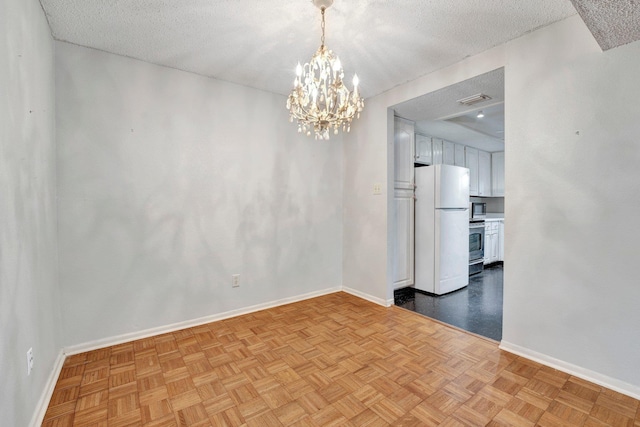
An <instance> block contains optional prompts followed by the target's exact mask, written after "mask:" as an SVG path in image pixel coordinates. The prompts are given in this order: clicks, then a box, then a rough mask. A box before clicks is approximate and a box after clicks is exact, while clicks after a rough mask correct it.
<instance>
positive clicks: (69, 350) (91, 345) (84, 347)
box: [63, 286, 342, 356]
mask: <svg viewBox="0 0 640 427" xmlns="http://www.w3.org/2000/svg"><path fill="white" fill-rule="evenodd" d="M341 290H342V287H341V286H336V287H333V288H327V289H323V290H320V291H314V292H309V293H306V294H302V295H296V296H293V297H288V298H283V299H279V300H276V301H270V302H266V303H262V304H256V305H252V306H250V307H243V308H239V309H237V310H230V311H226V312H224V313H218V314H213V315H210V316H204V317H200V318H197V319H191V320H185V321H183V322H178V323H173V324H170V325H164V326H158V327H156V328H150V329H145V330H142V331H137V332H130V333H126V334H122V335H117V336H114V337H109V338H102V339H98V340H94V341H89V342H86V343H83V344H77V345H72V346H69V347H65V348H64V349H63V352H64V354H65V355H66V356H70V355H73V354H79V353H84V352H86V351H91V350H97V349H99V348H104V347H110V346H112V345H117V344H122V343H126V342H129V341H135V340H139V339H143V338H148V337H152V336H155V335H160V334H166V333H168V332H174V331H178V330H180V329H185V328H192V327H194V326H200V325H204V324H206V323H211V322H216V321H218V320H224V319H228V318H230V317H236V316H241V315H243V314H249V313H254V312H256V311H260V310H265V309H268V308H273V307H277V306H280V305H285V304H291V303H294V302H298V301H304V300H307V299H310V298H315V297H319V296H322V295H327V294H332V293H335V292H339V291H341Z"/></svg>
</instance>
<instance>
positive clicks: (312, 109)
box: [287, 0, 364, 139]
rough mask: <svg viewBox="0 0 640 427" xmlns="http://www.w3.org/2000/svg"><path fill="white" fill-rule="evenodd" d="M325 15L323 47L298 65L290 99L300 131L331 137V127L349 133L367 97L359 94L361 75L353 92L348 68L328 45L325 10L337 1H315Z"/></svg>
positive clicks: (290, 109) (356, 78)
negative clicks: (346, 81)
mask: <svg viewBox="0 0 640 427" xmlns="http://www.w3.org/2000/svg"><path fill="white" fill-rule="evenodd" d="M313 4H315V5H316V6H317V7H318V8H319V9H320V12H321V14H322V38H321V39H320V42H321V43H320V47H319V48H318V50H317V51H316V53H315V54H314V55H313V56H312V57H311V61H309V62H308V63H306V64H304V66H302V65H300V63H299V62H298V66H297V67H296V78H295V81H294V82H293V90H292V91H291V94H290V95H289V98H287V109H288V110H289V112H290V121H292V122H293V119H294V118H295V119H297V120H298V132H304V133H306V134H307V135H311V129H313V130H314V132H315V136H316V139H329V130H330V129H331V128H333V132H334V133H335V134H337V133H338V129H339V128H342V130H343V131H346V132H349V131H350V130H351V121H352V120H353V118H354V117H356V116H357V117H360V111H362V109H363V108H364V99H362V97H361V96H360V95H359V93H358V75H357V74H354V76H353V91H349V89H347V87H346V86H345V85H344V83H343V82H342V78H343V77H344V70H343V69H342V65H341V64H340V59H339V58H338V57H337V56H336V55H335V54H334V53H333V52H332V51H331V50H329V49H327V47H326V46H325V45H324V12H325V10H326V9H327V8H328V7H329V6H331V5H332V4H333V0H313Z"/></svg>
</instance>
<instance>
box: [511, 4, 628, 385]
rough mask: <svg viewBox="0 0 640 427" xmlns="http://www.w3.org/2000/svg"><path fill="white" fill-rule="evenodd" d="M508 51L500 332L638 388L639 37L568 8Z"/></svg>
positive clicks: (516, 340)
mask: <svg viewBox="0 0 640 427" xmlns="http://www.w3.org/2000/svg"><path fill="white" fill-rule="evenodd" d="M508 50H509V60H508V63H507V68H506V70H505V76H506V78H505V89H506V90H505V93H506V100H505V105H506V106H507V112H506V129H505V132H506V137H507V138H508V141H509V142H508V143H507V144H506V151H505V157H506V161H505V165H506V178H505V181H506V189H505V191H506V194H507V198H506V203H505V217H506V218H507V219H508V224H509V226H508V227H505V231H506V237H505V265H507V266H508V268H505V278H504V281H505V292H504V302H505V310H504V333H503V340H504V341H506V342H510V343H513V344H516V345H519V346H521V347H524V348H527V349H532V350H534V351H537V352H539V353H542V354H545V355H549V356H552V357H554V358H556V359H558V360H562V361H567V362H570V363H573V364H575V365H578V366H580V367H583V368H587V369H590V370H593V371H595V372H598V373H600V374H603V375H607V376H609V377H612V378H616V379H618V380H620V381H623V382H626V383H628V384H631V385H633V386H635V387H636V391H635V393H636V394H637V395H640V369H638V363H639V362H640V334H639V333H638V325H640V309H639V307H640V280H639V279H638V269H637V265H638V250H637V248H638V242H639V241H640V226H639V225H638V213H639V212H640V196H639V195H640V179H639V177H640V175H639V173H638V165H639V164H640V121H639V120H638V111H640V110H639V109H638V99H640V84H638V71H639V70H640V42H635V43H632V44H628V45H625V46H620V47H618V48H616V49H611V50H608V51H606V52H602V51H601V50H600V48H599V47H598V45H597V43H596V42H595V40H594V39H593V37H592V35H591V34H590V33H589V31H588V30H587V28H586V26H585V25H584V23H583V22H582V21H581V20H580V18H579V17H574V18H571V19H568V20H566V21H563V22H560V23H558V24H555V25H552V26H550V27H548V28H546V29H543V30H540V31H537V32H535V33H532V34H530V35H527V36H525V37H522V38H521V39H518V40H516V41H514V42H512V43H510V44H509V45H508Z"/></svg>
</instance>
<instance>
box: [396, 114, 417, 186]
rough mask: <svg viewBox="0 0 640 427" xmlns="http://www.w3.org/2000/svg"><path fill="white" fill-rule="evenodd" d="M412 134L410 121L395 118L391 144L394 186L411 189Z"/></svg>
mask: <svg viewBox="0 0 640 427" xmlns="http://www.w3.org/2000/svg"><path fill="white" fill-rule="evenodd" d="M414 135H415V134H414V126H413V122H412V121H409V120H405V119H401V118H399V117H396V118H395V130H394V144H393V162H394V187H395V188H407V189H413V160H414V157H415V152H414V149H415V145H414Z"/></svg>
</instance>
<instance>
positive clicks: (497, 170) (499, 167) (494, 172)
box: [491, 151, 504, 197]
mask: <svg viewBox="0 0 640 427" xmlns="http://www.w3.org/2000/svg"><path fill="white" fill-rule="evenodd" d="M491 195H492V196H501V197H502V196H504V151H499V152H497V153H491Z"/></svg>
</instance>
